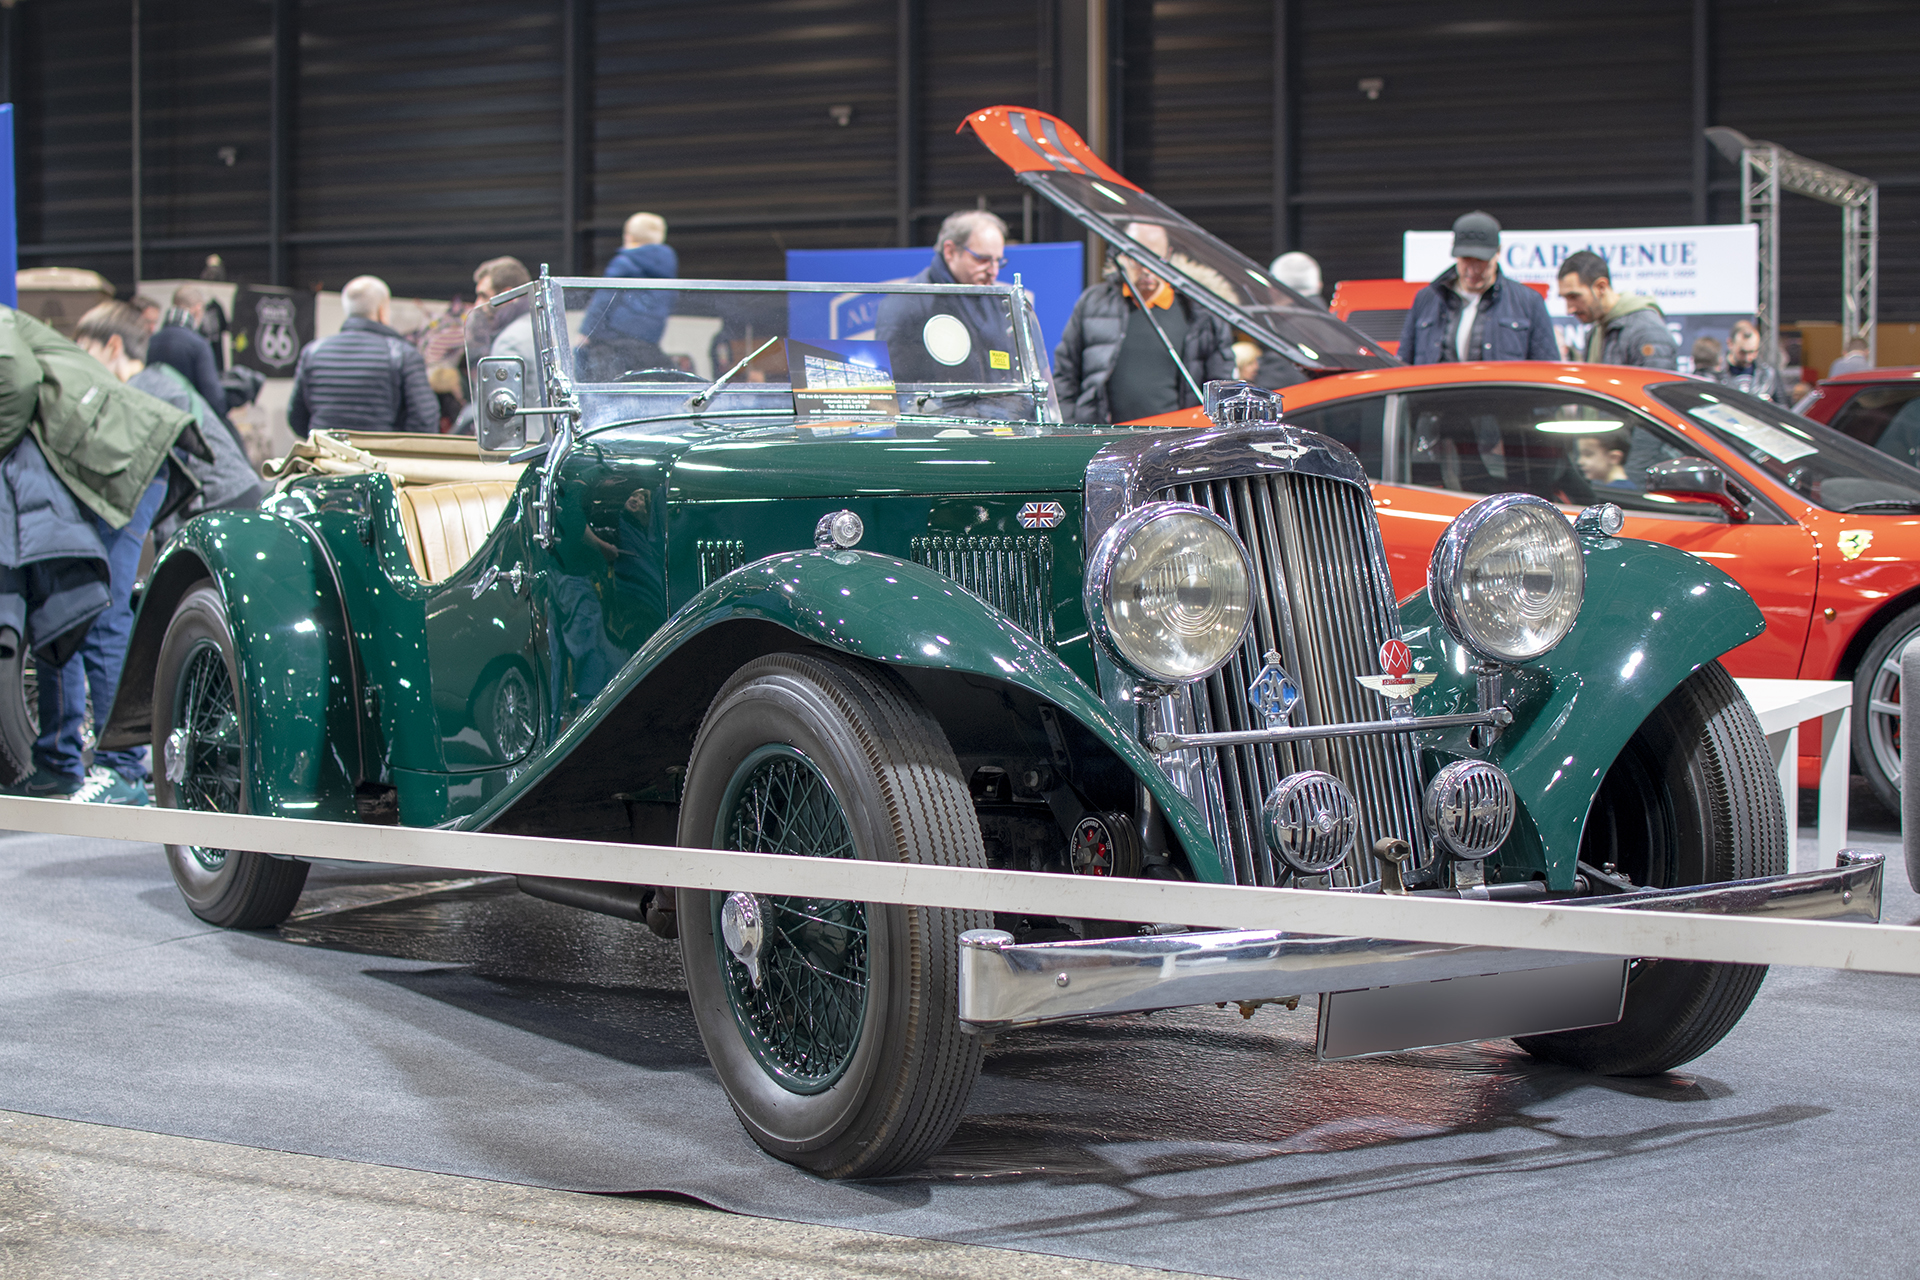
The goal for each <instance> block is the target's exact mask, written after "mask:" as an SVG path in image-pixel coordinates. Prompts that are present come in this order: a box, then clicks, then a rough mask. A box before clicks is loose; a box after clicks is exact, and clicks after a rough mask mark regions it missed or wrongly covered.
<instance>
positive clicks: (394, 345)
mask: <svg viewBox="0 0 1920 1280" xmlns="http://www.w3.org/2000/svg"><path fill="white" fill-rule="evenodd" d="M392 297H393V295H392V293H391V292H390V291H389V290H388V289H387V285H386V282H385V281H384V280H381V279H380V278H378V277H377V276H356V277H355V278H354V279H352V280H349V281H347V287H346V288H344V289H342V290H341V291H340V301H341V302H342V304H344V305H345V307H346V309H347V318H346V321H345V323H343V324H342V325H341V326H340V332H338V333H336V334H334V335H333V336H332V337H328V338H320V339H318V340H316V341H314V342H309V343H308V344H307V347H306V350H304V351H302V352H301V353H300V363H299V364H298V365H296V366H295V368H294V372H293V398H292V399H291V400H289V401H288V402H287V425H288V426H290V427H292V428H293V432H294V434H295V435H297V436H301V437H303V438H304V437H305V436H306V435H308V434H309V433H310V432H314V431H438V430H439V429H440V401H439V399H438V398H437V397H436V396H435V395H434V394H433V388H432V387H431V386H430V385H428V383H427V362H426V361H425V360H423V359H421V357H420V352H419V351H418V350H416V349H415V348H414V345H413V344H412V343H411V342H408V341H407V340H406V339H405V338H402V337H401V336H400V335H399V334H397V333H395V332H394V331H393V330H392V329H390V328H388V327H387V320H388V318H389V317H390V315H391V309H390V306H389V304H390V303H391V301H392Z"/></svg>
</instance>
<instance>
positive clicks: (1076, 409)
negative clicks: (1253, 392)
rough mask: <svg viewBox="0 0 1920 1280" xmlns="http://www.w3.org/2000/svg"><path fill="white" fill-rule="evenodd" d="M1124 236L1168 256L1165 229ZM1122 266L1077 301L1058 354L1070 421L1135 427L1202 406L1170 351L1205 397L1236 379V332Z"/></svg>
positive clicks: (1057, 376)
mask: <svg viewBox="0 0 1920 1280" xmlns="http://www.w3.org/2000/svg"><path fill="white" fill-rule="evenodd" d="M1127 235H1128V236H1129V237H1130V238H1131V239H1133V240H1136V241H1138V242H1139V243H1140V245H1141V246H1142V247H1143V248H1144V249H1146V250H1148V251H1150V252H1151V254H1152V255H1153V256H1156V257H1160V258H1165V257H1167V256H1168V252H1169V248H1170V246H1169V243H1168V240H1167V232H1166V228H1165V227H1161V226H1156V225H1154V224H1152V223H1143V222H1136V223H1132V224H1130V225H1129V226H1128V227H1127ZM1143 256H1145V255H1143ZM1122 264H1123V265H1122V268H1121V270H1120V271H1119V272H1112V271H1110V272H1109V274H1108V276H1107V278H1106V279H1105V280H1102V281H1101V282H1100V283H1099V284H1096V285H1094V286H1093V287H1092V288H1090V289H1088V290H1087V291H1086V292H1085V293H1083V294H1081V295H1080V301H1078V302H1076V303H1074V305H1073V315H1072V316H1071V317H1070V318H1069V319H1068V320H1067V327H1066V330H1065V332H1063V333H1062V334H1061V336H1060V345H1059V346H1057V347H1055V348H1054V351H1053V387H1054V391H1055V392H1056V393H1057V394H1058V395H1059V397H1060V412H1061V414H1062V416H1064V417H1065V418H1066V420H1067V421H1068V422H1135V421H1138V420H1139V419H1141V418H1146V417H1151V416H1153V415H1155V414H1160V413H1172V412H1173V411H1174V410H1176V409H1190V408H1193V407H1195V406H1197V405H1198V404H1199V403H1200V402H1199V400H1198V399H1197V398H1196V397H1195V396H1194V394H1193V388H1192V387H1191V386H1189V385H1188V384H1187V379H1186V378H1185V377H1182V376H1181V371H1180V368H1179V366H1177V365H1175V364H1174V362H1173V359H1172V357H1171V356H1169V355H1168V352H1167V347H1168V346H1169V345H1171V346H1172V347H1173V349H1174V350H1175V351H1178V352H1179V353H1180V364H1181V365H1184V366H1186V372H1187V374H1188V375H1189V376H1191V378H1192V379H1193V382H1194V383H1195V384H1197V385H1198V386H1199V387H1201V388H1202V389H1203V390H1204V389H1205V387H1206V385H1207V383H1208V382H1209V381H1212V380H1215V379H1226V378H1231V377H1233V331H1232V330H1231V329H1229V328H1227V326H1226V324H1225V322H1224V321H1222V320H1220V319H1219V318H1218V317H1216V316H1215V315H1213V313H1212V312H1209V311H1205V310H1202V309H1201V308H1199V307H1196V306H1194V305H1193V304H1191V303H1189V302H1188V301H1187V300H1186V299H1185V298H1183V297H1181V296H1180V295H1179V294H1177V293H1175V292H1174V290H1173V286H1172V285H1170V284H1168V283H1167V282H1166V281H1164V280H1162V279H1160V277H1158V276H1156V275H1154V274H1153V273H1152V272H1151V271H1149V270H1147V269H1146V268H1145V267H1143V266H1141V265H1140V264H1139V263H1137V262H1135V261H1133V260H1132V259H1131V258H1126V259H1122ZM1149 313H1151V314H1149ZM1156 323H1157V328H1158V331H1157V332H1156ZM1163 336H1164V339H1165V341H1162V338H1163Z"/></svg>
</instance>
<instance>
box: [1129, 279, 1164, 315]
mask: <svg viewBox="0 0 1920 1280" xmlns="http://www.w3.org/2000/svg"><path fill="white" fill-rule="evenodd" d="M1120 292H1122V293H1124V294H1126V295H1127V296H1128V297H1129V298H1131V297H1133V296H1134V295H1133V290H1132V289H1131V288H1129V287H1128V286H1127V285H1124V284H1123V285H1121V286H1120ZM1146 305H1147V306H1149V307H1158V308H1160V310H1162V311H1165V310H1167V309H1168V308H1169V307H1171V306H1173V286H1171V285H1169V284H1168V283H1167V282H1166V281H1165V280H1162V281H1160V287H1159V288H1158V289H1156V290H1155V291H1154V294H1153V296H1152V297H1151V298H1148V299H1147V300H1146Z"/></svg>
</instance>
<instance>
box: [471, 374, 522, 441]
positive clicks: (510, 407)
mask: <svg viewBox="0 0 1920 1280" xmlns="http://www.w3.org/2000/svg"><path fill="white" fill-rule="evenodd" d="M526 381H527V373H526V366H525V364H524V363H523V362H522V361H521V359H520V357H519V356H488V357H486V358H485V359H483V360H481V361H480V362H479V363H478V364H477V365H476V366H475V367H474V378H473V397H474V402H475V405H476V407H477V409H478V413H477V414H476V418H477V419H478V423H479V425H478V427H477V428H476V430H477V432H478V434H479V436H480V452H482V453H512V452H513V451H514V450H515V449H518V448H520V447H521V446H523V445H525V444H526V442H527V420H526V418H525V417H524V416H523V415H522V414H521V412H520V406H521V405H522V404H524V403H525V402H526Z"/></svg>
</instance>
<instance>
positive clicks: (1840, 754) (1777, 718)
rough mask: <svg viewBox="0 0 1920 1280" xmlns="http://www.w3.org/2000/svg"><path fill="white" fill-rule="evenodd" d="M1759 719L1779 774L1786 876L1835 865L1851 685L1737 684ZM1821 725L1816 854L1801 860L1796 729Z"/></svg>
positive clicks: (1840, 842) (1843, 833)
mask: <svg viewBox="0 0 1920 1280" xmlns="http://www.w3.org/2000/svg"><path fill="white" fill-rule="evenodd" d="M1734 683H1735V684H1737V685H1739V686H1740V692H1741V693H1744V694H1745V695H1747V701H1748V702H1751V703H1752V704H1753V710H1754V713H1755V714H1756V715H1758V716H1759V717H1760V729H1761V731H1762V732H1764V733H1765V734H1766V735H1767V746H1768V747H1769V748H1770V749H1771V750H1772V751H1773V763H1774V767H1775V768H1777V769H1778V770H1779V771H1780V794H1781V795H1782V796H1783V797H1785V799H1786V804H1787V831H1788V839H1787V848H1788V855H1787V858H1788V862H1789V864H1790V865H1789V867H1788V870H1790V871H1810V870H1812V869H1813V868H1814V867H1830V866H1832V865H1834V855H1836V854H1837V853H1839V852H1840V849H1841V847H1842V846H1844V845H1845V844H1846V842H1847V774H1848V772H1849V770H1850V769H1851V768H1852V766H1853V747H1852V742H1853V685H1852V684H1850V683H1849V682H1847V681H1845V680H1736V681H1734ZM1808 720H1818V721H1819V722H1820V796H1819V806H1818V808H1817V810H1816V812H1817V813H1818V814H1819V833H1820V839H1819V849H1818V853H1817V855H1816V858H1815V861H1814V862H1812V863H1811V864H1810V865H1807V866H1802V865H1801V863H1802V862H1804V861H1805V858H1804V856H1803V855H1801V854H1800V852H1799V842H1798V841H1797V840H1795V839H1794V838H1793V835H1792V833H1793V832H1794V831H1795V830H1797V829H1798V826H1799V824H1798V822H1797V821H1796V819H1797V817H1798V813H1797V811H1798V809H1799V807H1800V806H1799V798H1800V726H1801V724H1802V723H1803V722H1805V721H1808Z"/></svg>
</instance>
